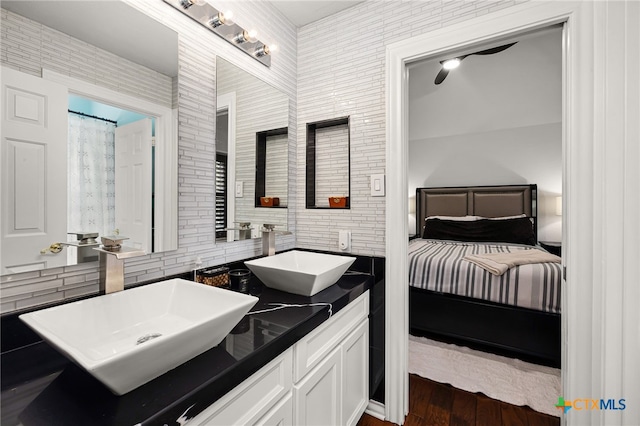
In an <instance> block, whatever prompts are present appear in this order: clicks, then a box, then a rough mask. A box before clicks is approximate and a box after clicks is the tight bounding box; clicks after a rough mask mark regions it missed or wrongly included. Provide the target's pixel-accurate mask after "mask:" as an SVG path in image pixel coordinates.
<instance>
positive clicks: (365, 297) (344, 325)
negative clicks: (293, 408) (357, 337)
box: [293, 291, 369, 382]
mask: <svg viewBox="0 0 640 426" xmlns="http://www.w3.org/2000/svg"><path fill="white" fill-rule="evenodd" d="M368 315H369V292H368V291H366V292H365V293H364V294H362V295H361V296H360V297H358V298H357V299H356V300H354V301H353V302H351V303H349V304H348V305H347V306H345V307H344V308H342V309H341V310H340V312H338V313H337V314H336V315H334V316H333V317H331V318H329V319H328V320H327V321H325V322H324V323H323V324H321V325H320V326H319V327H318V328H316V329H315V330H313V331H312V332H311V333H309V334H308V335H307V336H305V337H304V338H303V339H301V340H300V341H299V342H298V343H296V345H295V347H294V349H293V367H294V370H293V378H294V381H295V382H298V381H299V380H300V379H302V378H303V377H304V376H305V374H307V373H308V372H309V371H310V370H311V369H312V368H313V367H315V366H316V365H317V364H318V363H319V362H320V361H321V360H322V359H323V358H325V357H326V356H327V354H328V353H329V352H331V351H332V350H333V348H335V347H336V346H337V345H338V344H339V343H340V342H341V341H342V339H344V338H345V337H346V336H347V335H348V334H349V333H351V332H352V331H353V330H354V329H355V328H356V327H357V326H358V324H360V322H362V320H363V319H365V318H367V317H368Z"/></svg>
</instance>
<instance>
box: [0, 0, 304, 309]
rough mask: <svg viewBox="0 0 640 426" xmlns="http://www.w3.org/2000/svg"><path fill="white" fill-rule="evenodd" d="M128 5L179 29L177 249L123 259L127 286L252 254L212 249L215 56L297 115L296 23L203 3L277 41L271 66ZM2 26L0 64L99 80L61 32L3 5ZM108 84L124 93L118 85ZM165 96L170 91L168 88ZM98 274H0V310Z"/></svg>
mask: <svg viewBox="0 0 640 426" xmlns="http://www.w3.org/2000/svg"><path fill="white" fill-rule="evenodd" d="M127 3H129V4H130V5H131V6H132V7H135V8H137V9H139V10H141V11H142V12H144V13H146V14H147V15H149V16H151V17H153V18H155V19H156V20H158V21H160V22H162V23H164V24H165V25H167V26H168V27H170V28H172V29H174V30H175V31H177V32H178V34H179V75H178V79H174V81H173V86H174V87H177V88H178V90H176V91H174V92H173V93H174V95H173V96H174V98H173V104H174V105H178V108H179V130H178V138H179V142H178V151H179V152H178V155H179V159H178V163H179V168H178V180H179V183H178V191H179V201H178V203H179V205H178V227H179V229H178V233H179V235H178V246H179V248H178V250H176V251H172V252H167V253H157V254H152V255H148V256H144V257H141V258H135V259H128V260H127V261H126V262H125V285H131V284H133V283H136V282H140V281H146V280H149V279H157V278H162V277H164V276H167V275H172V274H177V273H183V272H187V271H189V270H191V269H192V268H193V265H194V260H195V258H196V256H200V257H201V258H202V260H203V262H204V263H203V266H209V265H217V264H220V263H225V262H229V261H233V260H238V259H243V258H247V257H251V256H255V255H257V254H259V253H260V251H261V247H260V241H259V240H252V241H242V242H234V243H222V244H218V245H216V244H215V242H214V240H215V237H214V235H215V228H214V224H215V213H214V210H215V209H214V173H213V171H214V166H215V164H214V162H215V157H214V154H215V144H214V132H215V116H216V111H215V98H216V86H215V77H216V62H215V59H216V56H217V55H220V56H222V57H223V58H225V59H227V60H228V61H229V62H231V63H233V64H235V65H237V66H239V67H241V68H242V69H244V70H246V71H248V72H250V73H251V74H253V75H255V76H257V77H259V78H261V79H262V80H264V81H266V82H267V83H269V84H271V85H272V86H274V87H276V88H278V89H279V90H281V91H282V92H284V93H285V94H286V95H287V96H288V97H289V99H290V108H289V123H292V122H293V121H294V120H295V116H296V91H297V86H296V56H297V47H296V29H295V27H294V26H293V25H292V24H291V23H289V22H288V21H287V20H286V19H285V18H284V17H283V16H282V15H281V14H280V12H278V11H277V10H276V9H275V8H273V7H271V6H270V5H269V4H267V3H264V2H223V1H220V2H218V1H212V2H211V3H212V4H213V5H214V6H216V7H218V8H219V9H221V10H227V9H232V10H233V11H234V12H235V16H236V18H235V20H236V22H238V24H240V25H242V26H243V27H245V28H248V27H251V28H256V29H257V30H258V32H259V33H260V39H261V40H264V41H266V42H268V43H277V44H278V45H279V50H278V51H277V52H276V53H274V54H273V58H272V65H271V67H270V68H267V67H265V66H264V65H262V64H261V63H259V62H258V61H256V60H255V59H252V58H251V57H249V56H248V55H247V54H245V53H243V52H241V51H240V50H239V49H237V48H236V47H234V46H232V45H231V44H229V43H227V42H226V41H224V40H222V39H221V38H220V37H218V36H217V35H215V34H213V33H212V32H210V31H208V30H207V29H205V28H204V27H201V26H199V25H196V24H195V23H194V22H193V21H192V20H191V19H190V18H188V17H186V16H184V15H182V14H181V13H180V12H179V11H177V10H175V9H174V8H173V7H171V6H169V5H168V4H166V3H164V2H162V1H159V0H127ZM1 28H2V54H1V57H0V59H1V61H2V64H3V65H7V66H9V67H12V68H19V69H23V70H25V71H26V70H31V71H30V72H31V73H33V74H38V73H39V70H40V68H42V67H46V68H49V69H51V70H54V71H57V72H60V73H63V74H66V75H72V76H74V77H76V78H87V76H89V77H90V78H91V79H90V81H92V82H94V83H96V84H98V83H100V79H99V78H93V77H91V76H95V75H96V72H95V70H96V67H97V66H98V67H99V66H100V65H99V64H96V62H95V56H94V55H91V54H89V55H87V54H86V51H83V50H82V49H77V45H78V43H77V42H74V41H72V40H69V37H68V36H66V35H64V34H62V33H59V32H55V31H53V32H52V31H48V30H46V29H43V28H42V26H41V25H39V24H37V23H33V22H31V21H28V20H24V19H21V18H16V17H15V15H14V17H11V18H9V16H8V15H7V13H6V10H4V9H2V25H1ZM45 34H46V37H47V39H46V40H45V39H44V36H45ZM48 43H52V44H54V45H55V46H56V49H57V50H52V49H50V46H49V44H48ZM80 44H82V43H80ZM19 45H22V46H19ZM52 52H54V55H52V54H51V53H52ZM55 52H57V53H55ZM65 55H66V56H65ZM65 58H66V59H65ZM109 68H110V70H112V71H113V73H114V74H115V75H114V76H113V77H112V78H113V79H115V80H116V81H123V82H126V81H129V79H130V78H131V77H133V76H132V75H130V72H129V71H131V70H126V69H122V68H126V67H122V68H118V66H117V61H109ZM134 74H136V73H135V72H134ZM114 90H123V89H122V88H120V89H119V88H118V87H116V88H115V89H114ZM155 91H156V88H155V87H151V88H150V89H149V92H151V93H154V92H155ZM158 91H159V89H158ZM168 96H171V93H170V92H169V94H168ZM296 131H297V129H296V127H295V126H292V125H291V124H290V125H289V135H290V139H289V140H290V144H289V147H290V150H292V152H295V146H294V145H293V140H295V137H296ZM290 158H291V161H290V163H289V168H290V170H295V164H296V156H295V154H293V155H290ZM290 176H291V181H290V187H289V196H292V195H293V196H295V191H296V188H295V182H296V179H295V176H294V175H292V174H291V173H290ZM294 210H295V206H289V209H288V211H287V214H288V217H289V222H290V223H291V224H293V225H294V226H295V221H294V220H293V218H294V215H295V212H294ZM293 244H294V237H293V236H286V237H278V249H281V248H287V247H292V246H293ZM98 278H99V275H98V268H97V266H96V264H88V265H75V266H69V267H64V268H56V269H49V270H45V271H36V272H33V273H25V274H14V275H7V276H2V277H0V286H1V287H0V288H1V290H2V299H1V306H0V311H1V312H2V313H5V312H10V311H13V310H16V309H21V308H26V307H30V306H37V305H40V304H43V303H49V302H53V301H59V300H64V299H66V298H70V297H74V296H78V295H84V294H90V293H94V292H97V290H98Z"/></svg>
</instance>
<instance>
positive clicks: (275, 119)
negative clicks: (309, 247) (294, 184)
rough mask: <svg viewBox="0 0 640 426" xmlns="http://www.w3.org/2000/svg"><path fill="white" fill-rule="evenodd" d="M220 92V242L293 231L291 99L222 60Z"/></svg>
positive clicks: (218, 66)
mask: <svg viewBox="0 0 640 426" xmlns="http://www.w3.org/2000/svg"><path fill="white" fill-rule="evenodd" d="M216 90H217V119H216V238H217V239H218V241H236V240H243V239H248V238H256V237H259V236H260V228H261V226H262V225H263V224H265V223H269V224H275V225H276V229H282V230H284V229H287V208H286V207H287V206H288V203H289V199H288V191H287V188H288V182H289V179H288V174H287V171H288V168H289V165H288V154H289V148H288V147H289V144H288V132H287V128H288V125H289V97H288V96H287V95H286V94H284V93H283V92H281V91H279V90H277V89H276V88H274V87H272V86H270V85H269V84H267V83H265V82H264V81H262V80H260V79H258V78H257V77H255V76H253V75H251V74H249V73H247V72H245V71H243V70H241V69H240V68H238V67H236V66H235V65H233V64H231V63H229V62H228V61H226V60H224V59H222V58H220V57H218V58H217V60H216Z"/></svg>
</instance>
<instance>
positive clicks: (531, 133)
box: [408, 123, 562, 241]
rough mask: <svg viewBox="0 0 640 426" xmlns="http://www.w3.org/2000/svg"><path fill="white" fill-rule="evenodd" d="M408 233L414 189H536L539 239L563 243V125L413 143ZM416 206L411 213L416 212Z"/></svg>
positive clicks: (412, 218) (412, 225)
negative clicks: (559, 211) (558, 205)
mask: <svg viewBox="0 0 640 426" xmlns="http://www.w3.org/2000/svg"><path fill="white" fill-rule="evenodd" d="M408 174H409V192H410V194H411V198H410V204H409V205H410V208H409V211H410V212H413V215H411V214H410V217H409V233H410V234H414V233H415V228H416V222H415V220H416V218H415V190H416V188H420V187H428V186H467V185H515V184H529V183H536V184H537V185H538V203H539V205H538V239H539V240H541V241H561V240H562V228H561V223H560V222H561V217H560V216H556V214H555V202H556V201H555V198H556V197H557V196H559V195H560V194H561V192H562V125H561V123H555V124H544V125H538V126H529V127H525V128H512V129H504V130H494V131H491V132H485V133H471V134H464V135H456V136H445V137H440V138H431V139H427V140H417V141H416V140H410V141H409V173H408ZM412 207H413V209H412Z"/></svg>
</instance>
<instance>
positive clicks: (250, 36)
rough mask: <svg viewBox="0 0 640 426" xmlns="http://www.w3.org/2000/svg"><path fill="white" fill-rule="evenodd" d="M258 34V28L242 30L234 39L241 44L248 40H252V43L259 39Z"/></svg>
mask: <svg viewBox="0 0 640 426" xmlns="http://www.w3.org/2000/svg"><path fill="white" fill-rule="evenodd" d="M257 35H258V33H257V32H256V30H250V31H247V30H242V32H241V33H238V34H237V35H236V36H235V37H234V39H233V41H235V42H236V43H238V44H240V43H244V42H246V41H248V42H251V43H255V42H256V41H257V38H256V36H257Z"/></svg>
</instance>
